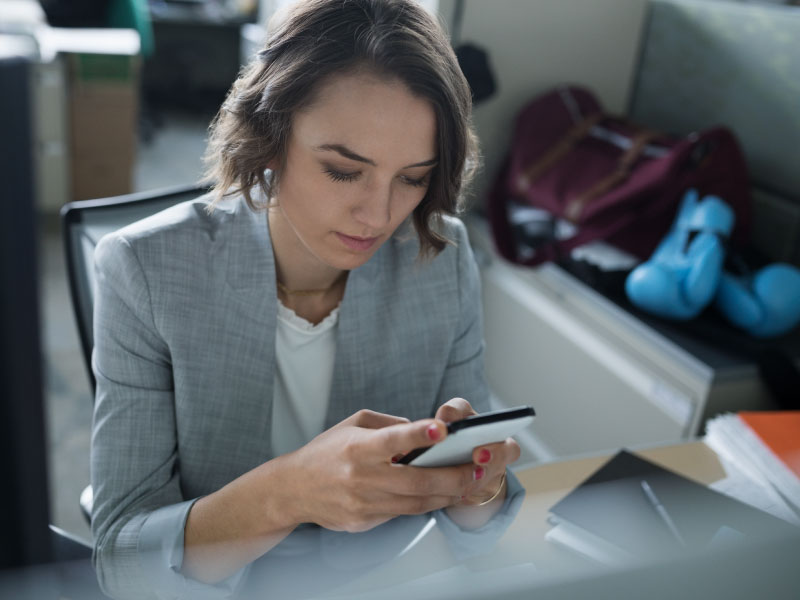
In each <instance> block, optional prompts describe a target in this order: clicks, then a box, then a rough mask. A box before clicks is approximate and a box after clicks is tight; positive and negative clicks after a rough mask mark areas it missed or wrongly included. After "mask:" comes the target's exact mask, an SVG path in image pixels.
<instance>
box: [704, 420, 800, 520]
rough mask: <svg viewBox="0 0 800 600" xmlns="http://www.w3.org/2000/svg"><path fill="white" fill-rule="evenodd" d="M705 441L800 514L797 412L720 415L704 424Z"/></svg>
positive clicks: (799, 442) (799, 437)
mask: <svg viewBox="0 0 800 600" xmlns="http://www.w3.org/2000/svg"><path fill="white" fill-rule="evenodd" d="M705 441H706V444H707V445H708V446H710V447H711V448H712V449H713V450H714V451H716V452H717V454H719V455H720V456H721V457H723V458H725V459H727V460H728V461H729V462H730V463H732V464H733V465H734V466H735V467H736V468H738V469H739V470H740V471H741V472H742V473H744V474H745V475H747V476H748V477H750V478H751V479H752V480H753V481H754V482H756V483H758V484H760V485H762V486H767V487H768V488H772V491H773V493H777V494H778V495H779V496H780V497H781V498H782V499H783V500H785V501H786V502H787V503H788V504H789V506H790V507H791V508H792V509H793V510H794V511H795V512H796V513H798V514H800V411H796V410H795V411H753V412H746V411H743V412H739V413H736V414H732V413H728V414H723V415H720V416H718V417H715V418H713V419H711V420H710V421H709V422H708V423H707V424H706V438H705Z"/></svg>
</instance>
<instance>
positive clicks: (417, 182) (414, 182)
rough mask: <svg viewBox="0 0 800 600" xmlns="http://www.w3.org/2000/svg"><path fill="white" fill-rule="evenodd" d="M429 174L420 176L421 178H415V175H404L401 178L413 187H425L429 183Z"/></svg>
mask: <svg viewBox="0 0 800 600" xmlns="http://www.w3.org/2000/svg"><path fill="white" fill-rule="evenodd" d="M428 179H429V178H428V174H426V175H424V176H423V177H420V178H419V179H414V178H413V177H407V176H402V177H400V180H401V181H402V182H403V183H405V184H406V185H410V186H412V187H425V186H426V185H428Z"/></svg>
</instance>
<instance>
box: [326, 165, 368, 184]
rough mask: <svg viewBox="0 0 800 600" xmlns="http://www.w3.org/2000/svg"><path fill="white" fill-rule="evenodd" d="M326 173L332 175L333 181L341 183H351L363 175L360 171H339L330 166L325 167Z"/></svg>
mask: <svg viewBox="0 0 800 600" xmlns="http://www.w3.org/2000/svg"><path fill="white" fill-rule="evenodd" d="M325 174H326V175H327V176H328V177H330V178H331V179H332V180H333V181H336V182H339V183H350V182H353V181H356V180H357V179H358V178H359V177H361V172H360V171H355V172H353V173H343V172H342V171H337V170H335V169H331V168H330V167H326V168H325Z"/></svg>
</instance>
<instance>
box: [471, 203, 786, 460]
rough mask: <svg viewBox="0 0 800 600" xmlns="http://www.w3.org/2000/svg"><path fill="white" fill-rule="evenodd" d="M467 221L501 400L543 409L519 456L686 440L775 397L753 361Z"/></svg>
mask: <svg viewBox="0 0 800 600" xmlns="http://www.w3.org/2000/svg"><path fill="white" fill-rule="evenodd" d="M467 225H468V228H469V230H470V238H471V241H472V245H473V247H474V248H475V252H476V256H477V258H478V262H479V264H480V267H481V278H482V282H483V303H484V315H485V322H484V331H485V337H486V370H487V378H488V380H489V384H490V386H491V388H492V390H493V392H494V394H495V395H496V396H497V402H498V403H499V404H500V405H502V406H516V405H520V404H531V405H532V406H533V407H534V408H535V409H536V412H537V418H536V421H535V422H534V424H533V426H532V428H531V429H530V431H529V432H526V433H525V434H523V435H522V436H520V437H518V439H519V441H520V442H521V443H522V445H523V447H524V450H525V453H526V456H524V457H523V458H528V459H531V458H532V459H535V460H549V459H553V458H556V457H561V456H568V455H575V454H581V453H586V452H596V451H598V450H608V449H613V448H619V447H621V446H629V447H630V446H637V445H640V444H653V443H659V442H672V441H676V440H685V439H689V438H691V437H693V436H695V435H697V434H698V433H699V431H700V429H701V427H702V425H703V423H704V422H705V418H706V417H707V416H710V415H713V414H716V413H718V412H721V411H726V410H739V409H743V408H767V407H770V406H771V405H770V401H769V397H768V395H767V393H766V391H765V390H764V388H763V386H762V384H761V382H760V380H759V377H758V372H757V369H756V366H755V365H754V364H750V363H748V362H747V361H744V360H741V359H739V360H737V359H735V358H731V357H730V356H725V355H724V354H722V353H715V352H713V351H709V350H708V348H704V349H701V348H697V347H695V348H691V346H690V344H691V342H690V341H688V340H687V341H685V342H683V343H679V342H677V341H675V340H673V339H669V338H667V337H666V336H664V335H662V334H661V333H659V332H658V331H656V330H655V329H653V328H652V327H650V326H648V325H646V324H645V323H643V322H642V321H640V320H639V319H637V318H636V317H634V316H632V315H631V314H629V313H628V312H626V311H625V310H624V309H622V308H620V307H619V306H617V305H616V304H615V303H613V302H611V301H610V300H608V299H606V298H605V297H604V296H602V295H600V294H598V293H597V292H595V291H594V290H592V289H591V288H589V287H588V286H586V285H584V284H583V283H582V282H580V281H579V280H577V279H576V278H574V277H573V276H571V275H570V274H568V273H566V272H565V271H564V270H562V269H560V268H559V267H558V266H556V265H554V264H545V265H542V266H540V267H537V268H535V269H532V268H527V267H518V266H515V265H511V264H509V263H508V262H506V261H504V260H503V259H501V258H500V257H499V256H498V255H497V254H496V252H495V251H494V248H493V244H492V240H491V238H490V235H489V232H488V228H487V225H486V223H485V222H484V221H483V220H482V219H480V218H478V217H474V216H471V217H470V218H468V219H467ZM700 356H702V358H700Z"/></svg>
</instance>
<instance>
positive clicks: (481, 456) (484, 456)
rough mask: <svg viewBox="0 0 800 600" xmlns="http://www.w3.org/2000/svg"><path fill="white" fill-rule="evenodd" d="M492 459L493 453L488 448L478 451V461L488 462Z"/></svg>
mask: <svg viewBox="0 0 800 600" xmlns="http://www.w3.org/2000/svg"><path fill="white" fill-rule="evenodd" d="M490 460H492V453H491V452H490V451H489V450H487V449H486V448H483V449H482V450H481V451H480V452H478V462H479V463H483V464H486V463H488V462H489V461H490Z"/></svg>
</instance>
